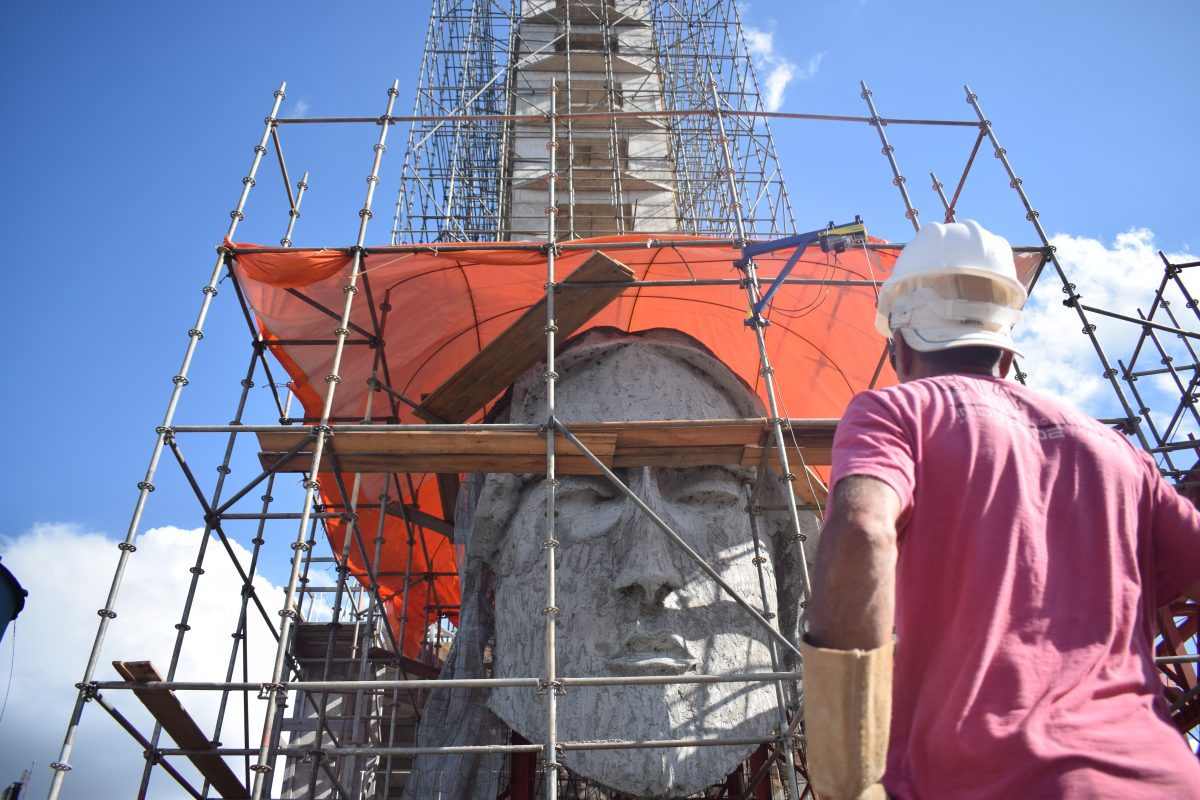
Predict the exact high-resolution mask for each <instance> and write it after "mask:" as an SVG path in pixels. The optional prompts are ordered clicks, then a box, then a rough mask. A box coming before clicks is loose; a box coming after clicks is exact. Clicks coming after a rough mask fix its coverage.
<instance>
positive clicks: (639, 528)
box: [616, 467, 684, 605]
mask: <svg viewBox="0 0 1200 800" xmlns="http://www.w3.org/2000/svg"><path fill="white" fill-rule="evenodd" d="M629 488H631V489H632V490H633V491H634V492H636V493H637V494H638V496H639V497H641V498H642V500H643V501H644V502H645V503H646V505H647V506H649V507H650V508H651V510H653V511H654V513H655V514H658V515H659V517H661V518H663V520H664V521H665V522H666V523H667V524H668V525H671V524H672V521H671V519H670V518H669V516H668V514H667V509H666V503H665V502H664V501H663V498H662V495H661V494H660V493H659V487H658V481H657V480H656V479H655V474H654V471H653V470H652V469H650V468H649V467H643V468H642V469H640V470H638V471H636V472H635V473H634V474H633V475H632V477H631V479H630V482H629ZM621 525H622V529H623V531H622V533H623V535H622V536H621V537H620V540H619V541H620V547H621V553H620V554H619V555H618V557H619V558H620V559H621V569H620V571H619V572H618V573H617V579H616V584H617V585H616V588H617V591H618V592H620V593H622V594H625V595H630V596H634V597H636V599H637V600H638V601H639V602H640V603H641V604H642V605H662V603H663V601H664V600H666V598H667V597H668V596H669V595H670V594H671V592H674V591H675V590H677V589H679V588H681V587H682V586H683V580H684V579H683V572H682V571H681V570H680V569H679V567H678V566H677V561H678V555H677V554H676V553H675V552H674V544H673V543H672V542H671V541H670V540H669V539H668V538H667V535H666V534H665V533H663V532H662V531H661V530H660V529H659V528H658V526H657V525H655V524H654V521H653V520H651V519H650V516H649V515H648V514H646V512H644V511H642V510H641V509H640V508H638V507H637V506H636V505H634V504H633V503H632V502H629V503H628V508H627V509H626V511H625V514H624V515H623V519H622V522H621Z"/></svg>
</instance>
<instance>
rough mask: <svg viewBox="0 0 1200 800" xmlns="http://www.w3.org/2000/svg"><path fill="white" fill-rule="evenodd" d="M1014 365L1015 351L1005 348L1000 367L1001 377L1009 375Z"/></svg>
mask: <svg viewBox="0 0 1200 800" xmlns="http://www.w3.org/2000/svg"><path fill="white" fill-rule="evenodd" d="M1012 365H1013V353H1012V351H1011V350H1005V351H1004V352H1003V353H1002V354H1001V355H1000V364H999V369H1000V377H1001V378H1007V377H1008V373H1009V372H1010V371H1011V370H1012Z"/></svg>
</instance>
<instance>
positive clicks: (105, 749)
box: [0, 524, 283, 800]
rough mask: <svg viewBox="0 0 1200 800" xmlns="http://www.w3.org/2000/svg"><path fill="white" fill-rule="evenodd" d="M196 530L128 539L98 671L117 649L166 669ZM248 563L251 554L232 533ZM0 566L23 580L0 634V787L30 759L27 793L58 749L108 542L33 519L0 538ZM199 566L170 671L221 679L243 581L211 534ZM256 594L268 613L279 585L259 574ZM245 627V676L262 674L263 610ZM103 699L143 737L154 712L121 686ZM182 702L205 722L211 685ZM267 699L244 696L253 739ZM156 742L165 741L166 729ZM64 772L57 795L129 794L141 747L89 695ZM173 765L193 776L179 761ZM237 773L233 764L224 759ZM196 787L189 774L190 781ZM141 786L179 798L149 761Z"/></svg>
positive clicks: (93, 620) (230, 724)
mask: <svg viewBox="0 0 1200 800" xmlns="http://www.w3.org/2000/svg"><path fill="white" fill-rule="evenodd" d="M200 535H201V532H200V531H199V530H190V531H185V530H181V529H178V528H171V527H167V528H156V529H152V530H149V531H147V532H146V533H144V534H143V535H141V536H139V537H138V539H137V543H136V544H137V552H135V553H134V554H133V555H132V557H131V558H130V559H129V563H128V570H127V572H126V574H125V578H124V582H123V585H122V589H121V592H120V595H119V596H118V600H117V603H116V611H117V614H118V616H117V618H116V619H114V620H113V621H112V624H111V625H110V626H109V629H108V634H107V637H106V639H105V643H104V648H103V651H102V653H101V659H100V662H99V663H100V667H99V668H98V670H97V673H96V679H97V680H117V679H118V678H117V675H116V673H115V671H114V670H113V668H112V666H111V662H112V661H113V660H115V659H122V660H131V661H133V660H146V659H149V660H151V661H153V662H154V664H155V666H156V667H157V668H158V669H159V671H160V672H162V673H164V674H165V672H166V669H167V666H168V665H169V663H170V658H171V649H172V647H173V645H174V639H175V636H174V634H175V629H174V626H175V624H176V623H177V622H179V617H180V613H181V610H182V607H183V598H184V596H185V593H186V591H187V585H188V582H189V581H190V579H191V574H190V573H189V568H190V567H192V566H193V564H194V562H195V556H196V551H197V545H198V543H199V540H200ZM231 544H232V546H233V549H234V551H235V552H237V553H238V554H239V556H240V557H241V558H242V559H243V563H249V559H248V556H249V554H248V553H247V552H246V551H245V550H244V549H243V548H242V547H241V546H239V545H238V544H236V543H231ZM0 548H2V549H3V555H4V564H5V566H6V567H8V568H9V570H11V571H12V573H13V574H14V575H15V576H16V577H17V579H18V580H19V581H20V582H21V584H22V585H23V586H24V587H25V588H26V589H27V590H28V592H29V597H28V599H27V600H26V604H25V608H24V610H23V611H22V612H21V614H20V616H19V617H18V618H17V619H16V621H15V622H14V623H13V626H15V627H13V626H10V628H9V630H8V632H7V634H6V635H5V637H4V641H3V642H2V643H0V686H2V685H3V684H2V681H3V680H4V676H5V674H6V673H7V671H8V670H7V669H6V667H7V665H8V662H9V658H10V657H12V654H13V648H14V646H15V666H14V668H13V671H12V673H13V674H12V683H11V690H10V694H9V698H8V705H7V708H6V710H5V713H4V718H3V720H2V721H0V743H2V746H0V786H6V785H8V783H9V782H11V781H13V780H16V779H17V778H18V777H19V776H20V773H21V771H22V770H23V769H25V768H27V767H28V766H29V765H30V764H31V762H34V761H36V762H37V766H36V768H35V769H34V773H33V779H32V781H31V784H30V787H29V794H30V796H31V797H32V796H34V795H40V794H44V793H45V791H46V789H47V787H48V786H49V781H50V774H51V773H50V770H49V768H48V765H49V763H50V762H52V761H54V760H55V759H56V758H57V757H58V753H59V748H60V746H61V744H62V737H63V734H64V732H65V730H66V725H67V720H68V717H69V715H70V713H71V709H72V708H73V706H74V702H75V689H74V684H75V682H76V681H78V680H79V679H80V678H81V677H82V675H83V671H84V667H85V666H86V663H87V656H88V653H89V652H90V650H91V645H92V640H93V639H94V637H95V634H96V628H97V623H98V622H99V617H98V616H97V614H96V609H98V608H99V607H101V606H102V605H103V603H104V598H105V597H106V596H107V593H108V589H109V586H110V584H111V580H112V572H113V568H114V566H115V565H116V561H117V555H118V551H117V547H116V543H115V542H113V541H112V540H111V539H108V538H107V537H105V536H103V535H100V534H98V533H89V532H86V531H84V530H82V529H80V528H79V527H77V526H74V525H56V524H39V525H36V526H34V527H33V529H31V530H30V531H27V532H26V533H24V534H22V535H20V536H18V537H15V538H11V537H0ZM204 569H205V572H204V574H203V576H202V577H201V579H200V585H199V591H198V594H197V597H196V602H195V605H194V613H193V615H192V618H191V625H192V629H191V631H189V632H188V634H187V637H186V638H185V643H184V648H183V651H182V658H181V660H180V666H179V670H178V673H177V675H176V677H177V678H178V679H179V680H188V679H204V680H220V679H222V678H223V677H224V675H225V670H226V668H227V665H228V660H229V654H230V647H231V644H232V642H233V639H232V638H231V636H230V634H231V633H232V632H233V630H234V628H235V626H236V621H237V616H238V611H239V608H240V596H241V595H240V589H241V581H240V578H238V576H237V574H236V572H235V571H234V570H233V567H232V565H231V564H230V562H229V559H228V557H227V556H226V554H225V553H224V548H223V547H221V546H220V544H219V543H216V542H210V547H209V551H208V557H207V558H206V561H205V565H204ZM255 589H256V592H257V594H258V596H259V597H260V598H262V601H263V605H264V606H265V607H266V608H267V609H268V612H269V613H271V614H272V615H274V614H275V611H276V610H278V609H279V608H281V607H282V605H283V600H282V591H281V590H280V589H278V588H277V587H273V586H271V585H270V584H268V583H267V582H266V581H262V580H259V581H256V585H255ZM251 624H252V627H251V629H250V655H251V667H250V679H251V680H266V679H267V678H268V677H269V675H270V670H271V665H272V663H273V658H274V651H275V645H274V641H273V639H270V638H269V634H268V633H267V631H266V629H265V626H264V624H263V623H262V621H261V618H258V619H254V618H252V623H251ZM103 694H104V697H105V699H106V700H108V701H109V702H110V703H112V704H113V705H114V706H116V707H117V709H119V710H120V711H121V713H122V714H124V715H126V716H127V717H129V718H130V719H132V720H134V721H135V723H136V724H137V726H138V728H139V729H140V730H141V731H142V732H143V733H144V734H145V735H149V732H150V730H151V729H152V721H151V720H150V718H149V715H148V714H147V713H146V712H145V711H144V710H143V708H142V706H141V703H139V702H138V701H137V699H136V698H135V697H134V696H133V695H132V694H131V693H128V692H124V691H107V692H104V693H103ZM180 700H181V702H182V703H183V704H184V706H185V707H186V708H187V709H188V711H189V712H190V713H191V714H192V716H193V717H194V718H195V719H196V721H197V724H199V725H200V727H201V729H203V730H205V731H208V732H211V730H212V727H213V724H214V722H215V720H216V713H217V704H218V702H219V694H218V693H216V692H192V693H180ZM240 705H241V703H240V698H238V699H237V702H233V703H231V704H230V708H229V711H228V712H227V716H226V722H225V724H226V728H225V731H226V735H225V736H224V737H223V739H224V740H225V742H226V743H229V744H232V743H233V742H234V741H237V740H240V738H241V737H240V731H241V729H242V715H241V713H240ZM264 710H265V703H263V702H262V701H257V700H253V699H252V700H251V705H250V714H251V720H250V726H251V737H252V738H256V734H255V733H254V731H255V728H257V729H258V731H260V732H261V725H262V720H261V714H262V712H263V711H264ZM163 743H164V745H165V746H168V747H169V746H172V745H171V742H170V740H169V739H167V738H166V737H164V742H163ZM70 763H71V765H72V767H73V769H72V771H71V772H70V773H69V774H68V775H67V777H66V781H65V782H64V785H63V797H65V798H72V797H75V798H81V797H87V798H91V799H93V800H107V799H108V798H113V799H114V800H115V799H116V798H121V799H122V800H125V799H126V798H129V797H134V796H136V793H137V786H138V782H139V780H140V777H141V771H142V769H141V768H142V764H143V763H144V762H143V760H142V756H141V747H140V746H139V745H138V744H136V743H135V742H134V740H133V739H132V738H131V737H130V736H129V735H128V734H127V733H125V732H124V731H123V730H121V729H120V728H119V727H118V726H117V725H116V723H115V722H114V721H113V720H112V719H111V718H110V717H109V716H108V714H107V713H105V711H104V710H103V709H102V708H100V707H99V706H98V705H97V704H95V703H89V704H87V706H86V707H85V709H84V715H83V724H82V726H81V727H80V731H79V736H78V739H77V740H76V743H75V748H74V750H73V752H72V754H71V757H70ZM175 763H176V765H177V766H178V767H179V768H180V771H181V772H183V773H184V774H185V775H191V776H194V775H195V773H194V772H192V771H191V768H190V765H189V764H188V763H187V762H186V760H182V759H179V760H177V761H176V762H175ZM234 769H235V772H236V773H237V774H241V765H240V764H238V765H235V766H234ZM196 786H197V787H199V783H197V784H196ZM150 794H151V796H153V797H156V798H157V797H163V798H173V797H184V796H186V795H184V793H183V791H182V790H181V789H179V788H178V787H177V786H176V785H175V783H174V781H172V780H171V779H170V778H169V777H168V776H167V775H166V773H165V772H163V771H162V770H155V777H154V780H153V782H152V784H151V791H150Z"/></svg>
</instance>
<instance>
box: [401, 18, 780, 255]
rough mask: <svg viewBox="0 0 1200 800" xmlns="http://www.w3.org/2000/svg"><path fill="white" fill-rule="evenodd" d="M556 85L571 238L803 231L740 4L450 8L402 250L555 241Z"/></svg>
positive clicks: (436, 50) (428, 59)
mask: <svg viewBox="0 0 1200 800" xmlns="http://www.w3.org/2000/svg"><path fill="white" fill-rule="evenodd" d="M552 78H553V79H554V80H555V81H556V82H557V85H558V87H559V92H558V95H557V97H558V107H557V112H556V117H555V119H556V129H555V139H554V141H555V143H556V147H557V148H558V151H559V154H560V157H559V159H558V166H557V169H558V170H559V171H560V174H558V175H557V176H556V180H557V182H558V190H557V195H558V197H559V199H560V201H564V206H563V209H562V211H561V213H560V214H559V216H560V221H559V225H558V226H557V227H558V231H559V233H560V235H562V236H563V238H567V239H579V238H587V237H590V236H601V235H606V234H621V233H632V232H639V233H687V234H693V235H698V236H714V237H720V238H732V237H734V236H735V234H736V233H737V232H736V231H735V230H734V227H733V214H732V213H731V208H732V207H734V206H736V207H737V209H738V210H739V212H740V214H741V217H742V224H743V228H744V233H745V235H746V236H750V237H754V238H773V237H778V236H783V235H785V234H787V233H790V232H792V231H793V230H794V229H795V223H794V220H793V219H792V210H791V205H790V204H789V202H788V196H787V189H786V187H785V186H784V182H783V176H782V174H781V172H780V168H779V160H778V157H777V154H776V152H775V145H774V143H773V141H772V139H771V131H770V127H769V125H768V120H767V119H766V114H765V113H764V109H763V106H762V102H761V99H760V96H759V89H758V83H757V78H756V77H755V74H754V70H753V68H752V65H751V63H750V55H749V51H748V48H747V44H746V39H745V34H744V32H743V29H742V25H741V17H740V15H739V12H738V9H737V5H736V3H735V2H734V0H715V2H714V1H713V0H703V1H702V0H670V1H668V0H603V1H601V0H569V2H568V0H527V2H525V3H521V2H519V0H509V2H496V1H495V0H492V1H490V2H471V1H470V0H436V2H435V3H434V7H433V12H432V14H431V16H430V21H429V31H428V37H427V39H426V44H425V54H424V58H423V60H422V64H421V75H420V78H419V80H418V85H417V96H416V102H415V105H414V108H413V116H414V117H417V118H418V119H417V121H415V122H414V124H413V126H412V128H411V129H410V133H409V139H408V149H407V152H406V154H405V162H404V167H403V173H402V178H401V190H400V197H399V201H398V202H397V206H396V215H395V220H394V223H393V228H392V242H393V243H394V244H399V243H403V242H435V241H437V242H445V241H450V242H484V241H494V240H497V239H500V240H504V239H525V240H536V239H539V238H541V235H542V230H541V226H542V221H543V219H544V204H543V202H542V201H543V200H544V198H545V191H546V189H545V187H546V182H545V177H544V174H543V173H544V170H543V165H544V155H541V154H542V153H543V146H544V143H545V138H546V126H547V125H548V120H547V119H545V115H546V112H547V111H548V106H547V103H548V100H547V95H546V91H545V90H546V87H547V86H549V82H550V80H551V79H552ZM714 85H715V87H716V89H717V93H716V96H717V97H718V98H719V102H720V104H721V105H720V110H722V111H727V112H735V113H733V114H731V115H730V116H728V117H727V118H726V120H727V124H726V132H725V140H724V141H723V142H722V141H720V140H718V138H717V137H715V136H713V125H712V123H713V114H714V113H715V111H716V109H714V108H713V107H712V104H711V99H712V97H713V93H712V87H713V86H714ZM535 116H541V117H542V119H541V120H540V121H539V120H537V119H533V118H532V117H535ZM726 156H727V157H728V164H727V166H725V167H723V170H726V171H728V170H732V173H731V174H736V175H737V184H736V186H737V188H736V192H735V194H734V195H733V196H732V197H730V196H729V195H728V186H727V185H726V182H725V181H724V179H723V175H722V172H721V171H714V169H713V165H714V164H719V163H723V161H722V160H723V159H725V158H726Z"/></svg>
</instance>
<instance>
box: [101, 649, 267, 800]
mask: <svg viewBox="0 0 1200 800" xmlns="http://www.w3.org/2000/svg"><path fill="white" fill-rule="evenodd" d="M113 667H115V668H116V670H117V673H118V674H119V675H120V676H121V677H122V678H124V679H125V680H127V681H134V682H143V681H161V680H162V676H161V675H159V674H158V670H157V669H155V668H154V665H153V664H151V663H150V662H149V661H114V662H113ZM133 693H134V694H135V695H137V698H138V699H139V700H141V701H142V704H143V705H144V706H146V708H147V710H149V712H150V713H151V714H152V715H153V716H154V718H155V719H156V720H158V721H159V722H160V723H162V726H163V730H165V731H166V732H167V735H168V736H170V737H171V738H172V739H173V740H174V741H175V744H177V745H179V747H180V748H182V749H187V750H215V749H216V747H215V746H214V745H213V743H212V742H211V741H210V740H209V738H208V737H207V736H205V735H204V732H203V731H201V730H200V727H199V726H198V725H196V722H195V720H193V719H192V717H191V715H189V714H188V712H187V710H186V709H184V707H183V705H182V704H181V703H180V702H179V698H177V697H176V696H175V693H174V692H172V691H171V690H169V689H151V688H146V689H134V690H133ZM188 760H190V761H191V762H192V764H193V765H194V766H195V767H196V769H198V770H199V771H200V774H201V775H203V776H204V778H205V780H207V781H208V782H209V783H210V784H212V788H213V789H214V790H216V792H217V793H218V794H219V795H221V797H226V798H239V799H240V798H249V797H250V793H249V792H248V791H246V788H245V787H244V786H242V782H241V781H240V780H238V777H237V776H236V775H235V774H234V773H233V770H232V769H230V768H229V765H228V764H226V763H225V760H224V759H223V758H221V757H220V756H219V755H217V754H215V753H213V754H211V755H209V754H200V755H192V756H188Z"/></svg>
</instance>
